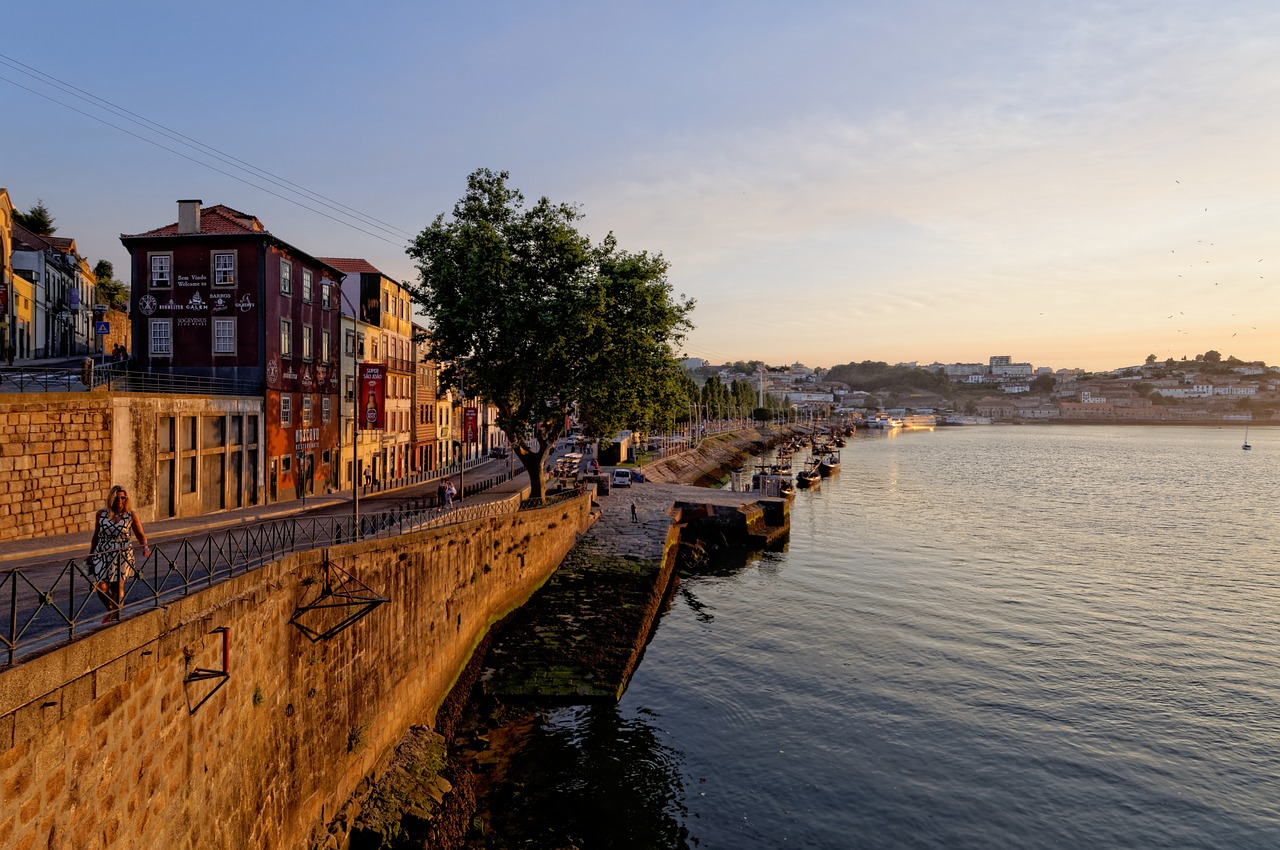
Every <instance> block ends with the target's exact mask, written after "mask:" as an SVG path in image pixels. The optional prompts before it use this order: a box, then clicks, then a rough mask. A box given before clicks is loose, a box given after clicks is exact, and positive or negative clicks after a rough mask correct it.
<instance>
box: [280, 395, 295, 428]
mask: <svg viewBox="0 0 1280 850" xmlns="http://www.w3.org/2000/svg"><path fill="white" fill-rule="evenodd" d="M292 423H293V396H291V395H282V396H280V424H281V425H290V424H292Z"/></svg>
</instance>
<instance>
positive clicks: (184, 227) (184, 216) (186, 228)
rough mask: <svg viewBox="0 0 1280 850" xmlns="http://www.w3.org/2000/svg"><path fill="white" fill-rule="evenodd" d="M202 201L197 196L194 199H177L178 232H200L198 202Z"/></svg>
mask: <svg viewBox="0 0 1280 850" xmlns="http://www.w3.org/2000/svg"><path fill="white" fill-rule="evenodd" d="M201 203H203V201H201V200H200V199H199V198H197V199H196V200H194V201H178V232H179V233H199V232H200V204H201Z"/></svg>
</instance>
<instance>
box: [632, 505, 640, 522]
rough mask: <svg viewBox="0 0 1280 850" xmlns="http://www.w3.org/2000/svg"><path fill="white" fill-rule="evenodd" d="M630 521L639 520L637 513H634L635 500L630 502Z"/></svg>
mask: <svg viewBox="0 0 1280 850" xmlns="http://www.w3.org/2000/svg"><path fill="white" fill-rule="evenodd" d="M631 521H632V522H639V521H640V515H639V514H638V513H636V503H635V502H632V503H631Z"/></svg>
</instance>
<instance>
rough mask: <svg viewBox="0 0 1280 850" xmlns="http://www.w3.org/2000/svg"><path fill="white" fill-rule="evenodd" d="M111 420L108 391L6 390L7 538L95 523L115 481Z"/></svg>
mask: <svg viewBox="0 0 1280 850" xmlns="http://www.w3.org/2000/svg"><path fill="white" fill-rule="evenodd" d="M111 421H112V417H111V406H110V401H109V399H107V398H106V397H105V396H103V397H94V396H92V395H90V394H88V393H74V394H72V393H21V394H14V395H5V396H0V540H25V539H28V538H31V537H36V536H41V535H49V534H65V533H70V532H76V531H83V530H85V529H87V528H89V527H90V521H91V518H92V516H93V514H94V512H95V511H97V510H98V509H99V508H101V507H103V506H104V505H105V504H106V499H107V491H108V490H110V489H111V484H112V482H111V443H112V441H111Z"/></svg>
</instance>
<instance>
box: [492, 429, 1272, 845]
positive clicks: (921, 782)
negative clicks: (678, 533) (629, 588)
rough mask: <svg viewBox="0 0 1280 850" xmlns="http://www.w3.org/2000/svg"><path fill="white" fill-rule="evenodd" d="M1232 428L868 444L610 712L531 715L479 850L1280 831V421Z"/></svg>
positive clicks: (853, 445) (676, 632)
mask: <svg viewBox="0 0 1280 850" xmlns="http://www.w3.org/2000/svg"><path fill="white" fill-rule="evenodd" d="M1242 441H1243V433H1242V432H1241V431H1237V430H1234V429H1227V428H1208V427H1206V428H1194V427H1178V428H1172V427H1170V428H1142V427H1109V426H1093V427H1088V426H1085V427H1081V426H1076V427H1071V426H1027V427H960V428H952V429H939V430H937V431H934V432H908V433H899V434H897V435H895V436H889V437H884V436H878V437H864V436H862V435H861V434H860V435H859V436H858V438H857V439H855V440H852V441H850V443H849V445H848V446H847V447H846V448H845V449H844V450H843V464H842V466H843V470H842V471H841V472H840V473H839V474H838V475H837V476H835V477H834V478H831V479H827V480H825V481H824V482H823V484H822V486H821V488H820V489H819V490H817V491H813V492H807V491H801V492H800V493H799V494H798V495H797V498H796V501H795V505H794V510H793V514H792V531H791V536H790V540H789V542H788V544H787V545H786V547H785V549H783V550H782V551H778V552H768V553H763V554H756V555H752V556H751V557H750V558H749V559H747V560H746V561H745V562H744V561H743V560H742V559H738V560H737V561H736V562H733V561H727V562H725V563H723V564H720V565H719V567H718V568H717V569H716V570H714V571H713V574H706V575H698V576H693V577H688V578H686V579H685V580H684V581H683V582H682V584H681V587H680V589H679V591H678V592H677V594H676V596H675V598H674V600H673V603H672V607H671V610H670V611H669V612H667V613H666V615H665V616H664V618H663V620H662V622H661V624H660V625H659V627H658V630H657V633H656V634H655V636H654V639H653V641H652V643H651V644H650V645H649V647H648V649H647V651H646V654H645V657H644V660H643V662H642V664H641V666H640V668H639V670H638V671H637V673H636V676H635V678H634V680H633V681H632V683H631V685H630V687H629V689H628V690H627V692H626V694H625V696H624V698H623V700H622V702H621V704H619V705H618V706H607V707H600V706H596V707H583V708H566V709H561V710H558V711H555V712H552V713H550V714H548V715H545V716H543V717H542V718H541V719H540V721H539V722H538V723H537V724H535V727H534V729H533V730H532V731H531V732H530V734H529V735H528V737H527V740H526V742H525V745H524V747H523V748H522V750H521V751H520V753H519V754H518V755H517V756H516V758H515V759H514V760H513V762H512V763H511V765H510V768H509V770H510V773H509V778H510V779H511V781H510V782H509V783H508V784H507V787H506V788H505V790H503V791H501V792H499V794H498V795H497V796H496V797H495V799H494V800H493V803H494V806H493V811H495V812H498V813H499V814H495V815H494V816H493V818H492V822H491V823H490V824H489V839H488V840H489V842H490V843H489V846H494V847H498V846H502V847H569V846H576V847H579V848H582V849H583V850H588V848H600V847H618V848H624V847H626V848H631V847H634V848H681V847H689V848H694V847H697V848H726V849H727V850H742V849H743V848H777V847H804V848H992V847H995V848H1006V847H1007V848H1077V847H1088V848H1122V847H1134V848H1150V847H1171V848H1200V847H1221V848H1233V850H1242V848H1276V847H1280V542H1278V540H1280V535H1277V533H1276V517H1277V510H1276V504H1277V496H1278V493H1277V482H1280V431H1277V430H1266V429H1261V430H1260V429H1254V430H1252V431H1251V432H1250V435H1249V441H1250V443H1252V445H1253V450H1252V451H1250V452H1244V451H1241V448H1240V445H1241V443H1242ZM640 486H643V485H640Z"/></svg>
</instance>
